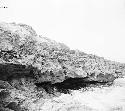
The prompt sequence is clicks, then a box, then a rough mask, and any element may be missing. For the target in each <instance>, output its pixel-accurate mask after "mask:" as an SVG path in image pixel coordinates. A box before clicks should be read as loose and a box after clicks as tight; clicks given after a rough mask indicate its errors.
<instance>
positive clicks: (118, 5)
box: [0, 0, 125, 62]
mask: <svg viewBox="0 0 125 111" xmlns="http://www.w3.org/2000/svg"><path fill="white" fill-rule="evenodd" d="M0 5H6V6H8V8H6V9H4V8H0V21H4V22H16V23H25V24H27V25H31V26H32V27H33V28H34V29H35V30H36V31H37V33H38V34H40V35H42V36H45V37H48V38H50V39H53V40H56V41H57V42H63V43H65V44H66V45H67V46H69V47H70V48H71V49H79V50H82V51H83V52H85V53H89V54H96V55H98V56H102V57H105V58H106V59H110V60H115V61H119V62H125V52H124V50H125V0H1V1H0Z"/></svg>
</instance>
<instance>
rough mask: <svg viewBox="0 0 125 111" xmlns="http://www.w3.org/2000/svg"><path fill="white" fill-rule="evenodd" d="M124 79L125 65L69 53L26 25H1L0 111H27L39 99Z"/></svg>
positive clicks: (93, 56)
mask: <svg viewBox="0 0 125 111" xmlns="http://www.w3.org/2000/svg"><path fill="white" fill-rule="evenodd" d="M124 75H125V64H121V63H118V62H114V61H109V60H106V59H104V58H102V57H98V56H96V55H92V54H86V53H84V52H82V51H79V50H70V48H69V47H67V46H66V45H65V44H63V43H57V42H55V41H53V40H50V39H48V38H46V37H42V36H40V35H37V34H36V32H35V31H34V30H33V29H32V27H31V26H28V25H25V24H16V23H0V91H1V92H0V108H1V109H0V110H1V111H4V110H5V111H11V110H12V111H13V110H14V111H25V110H30V107H29V106H31V104H33V103H34V102H36V101H37V99H39V98H42V99H43V98H50V97H53V96H54V95H55V96H57V95H58V96H59V95H60V94H61V93H70V91H71V90H79V89H81V88H86V87H90V86H100V85H111V84H112V83H113V81H114V80H115V79H116V78H120V77H123V76H124ZM29 98H30V99H29ZM43 101H44V100H43ZM24 104H25V105H24ZM29 104H30V105H29ZM28 105H29V106H28Z"/></svg>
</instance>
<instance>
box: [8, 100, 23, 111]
mask: <svg viewBox="0 0 125 111" xmlns="http://www.w3.org/2000/svg"><path fill="white" fill-rule="evenodd" d="M6 108H9V109H12V110H14V111H21V107H20V106H19V105H18V104H17V103H16V102H11V103H9V104H8V105H7V106H6Z"/></svg>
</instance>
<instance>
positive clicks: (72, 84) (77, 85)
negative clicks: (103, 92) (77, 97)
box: [35, 77, 107, 93]
mask: <svg viewBox="0 0 125 111" xmlns="http://www.w3.org/2000/svg"><path fill="white" fill-rule="evenodd" d="M105 84H107V82H98V81H92V80H89V79H88V78H87V77H86V78H68V79H66V80H64V81H63V82H60V83H55V84H52V83H51V82H41V83H36V84H35V85H36V86H37V87H42V88H44V89H45V91H46V92H47V93H53V89H54V88H56V89H57V91H59V92H60V93H70V90H79V89H81V88H87V87H89V86H94V85H105Z"/></svg>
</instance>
